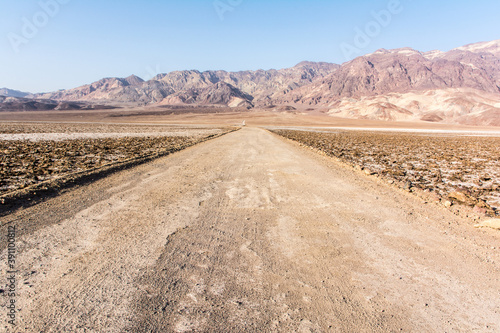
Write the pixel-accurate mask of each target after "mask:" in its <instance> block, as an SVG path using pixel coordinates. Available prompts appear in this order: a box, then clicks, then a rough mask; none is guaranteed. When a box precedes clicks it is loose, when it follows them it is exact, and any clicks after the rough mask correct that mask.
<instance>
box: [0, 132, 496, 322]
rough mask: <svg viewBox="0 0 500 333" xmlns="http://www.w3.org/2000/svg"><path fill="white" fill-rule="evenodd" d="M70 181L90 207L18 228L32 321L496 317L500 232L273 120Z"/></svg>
mask: <svg viewBox="0 0 500 333" xmlns="http://www.w3.org/2000/svg"><path fill="white" fill-rule="evenodd" d="M75 191H79V192H78V193H79V195H80V196H81V200H82V202H88V204H87V205H85V204H83V206H82V209H77V207H73V206H72V207H73V208H72V211H73V213H72V214H69V216H66V217H65V218H64V219H61V220H59V221H58V222H57V223H48V222H49V221H46V222H47V223H45V224H43V225H42V226H41V227H39V228H38V229H36V231H34V232H26V233H23V234H22V235H21V236H20V239H19V245H20V246H19V247H20V253H19V258H18V260H19V263H20V265H19V269H20V271H21V272H25V273H23V274H25V275H24V276H23V279H25V280H23V281H27V282H28V284H21V285H20V295H22V296H21V297H20V299H19V305H20V306H21V308H22V310H21V311H20V313H19V318H20V322H19V325H20V327H21V326H22V327H23V328H25V329H27V330H28V331H46V332H58V331H74V332H84V331H85V332H89V331H90V332H123V331H131V332H134V331H148V332H220V331H245V332H263V331H265V332H387V331H400V330H403V331H439V332H442V331H458V332H461V331H462V332H467V331H471V330H476V331H481V332H495V331H497V330H498V329H499V327H498V323H499V322H500V315H499V313H498V310H497V309H498V308H499V305H500V304H499V301H498V300H499V299H500V298H499V297H498V296H500V295H499V292H498V290H500V282H499V278H498V276H500V275H499V273H500V270H499V267H498V262H499V259H500V258H499V255H498V251H497V250H494V249H493V248H496V249H498V248H499V238H498V233H497V232H496V231H494V230H488V229H474V228H473V226H472V225H469V224H468V221H466V220H461V219H459V218H457V217H455V216H453V215H452V214H450V213H449V212H447V211H445V210H444V209H439V208H437V207H434V206H425V205H423V204H422V202H421V201H419V199H417V198H414V197H411V196H409V195H407V194H404V193H402V192H401V193H400V192H395V191H394V190H393V189H391V188H389V187H388V186H385V185H383V184H378V183H376V182H374V181H373V180H371V179H367V178H364V177H362V176H360V175H359V174H357V173H355V172H354V171H352V170H348V169H346V168H343V167H341V166H339V165H337V164H336V163H335V162H333V161H331V160H330V159H328V158H326V157H324V156H319V155H316V154H314V153H313V152H311V151H309V150H307V149H305V148H302V147H299V146H298V145H295V144H293V143H290V142H287V141H285V140H284V139H281V138H279V137H277V136H275V135H273V134H270V133H268V132H266V131H264V130H260V129H255V128H245V129H243V130H241V131H238V132H234V133H231V134H228V135H226V136H224V137H221V138H219V139H217V140H214V141H210V142H206V143H203V144H200V145H198V146H196V147H192V148H189V149H187V150H185V151H182V152H179V153H176V154H173V155H171V156H168V157H165V158H161V159H159V160H157V161H153V162H151V163H148V164H145V165H142V166H139V167H136V168H133V169H131V170H126V171H123V172H120V173H117V174H114V175H112V176H110V177H108V178H106V179H105V180H101V181H99V182H96V183H94V184H90V185H88V186H85V187H83V189H77V190H75ZM103 192H106V193H108V194H106V195H102V193H103ZM71 193H73V194H71ZM72 195H73V196H74V192H69V193H65V194H63V195H62V196H61V197H58V198H54V199H51V200H49V201H47V202H45V203H42V204H40V205H37V206H34V207H30V208H28V209H26V210H23V211H22V212H17V213H16V214H17V215H16V216H18V217H19V216H21V217H22V218H23V219H28V218H31V220H32V221H33V220H36V219H37V218H38V217H39V216H43V215H44V214H47V213H48V212H50V211H61V212H63V211H64V210H65V198H74V197H72ZM91 198H94V200H88V199H91ZM95 198H98V200H96V199H95ZM87 200H88V201H87ZM14 217H15V216H6V217H3V218H0V222H2V225H3V223H4V222H5V221H7V219H13V218H14ZM18 223H19V224H20V226H22V225H23V222H22V221H21V222H18ZM30 223H33V222H30ZM2 232H3V230H2ZM4 259H5V252H2V253H1V254H0V261H2V262H3V261H4ZM32 272H34V273H33V274H32Z"/></svg>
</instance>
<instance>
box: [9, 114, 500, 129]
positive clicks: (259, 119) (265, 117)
mask: <svg viewBox="0 0 500 333" xmlns="http://www.w3.org/2000/svg"><path fill="white" fill-rule="evenodd" d="M188 111H189V112H184V113H177V114H176V113H175V112H178V111H175V110H164V109H155V108H145V109H123V110H96V111H27V112H0V122H8V121H11V122H16V121H21V122H27V121H36V122H71V123H76V122H81V123H93V124H110V123H114V124H143V125H152V124H170V125H179V124H180V125H182V126H189V125H192V124H197V125H196V126H200V125H199V124H205V125H214V126H233V125H239V124H241V123H242V122H243V121H246V124H247V125H248V126H302V127H304V126H306V127H311V126H316V127H343V128H346V127H351V128H362V127H368V128H372V129H373V128H383V129H387V128H392V129H398V128H403V129H407V128H411V129H426V130H429V129H430V130H443V129H445V130H461V131H462V130H470V131H480V130H487V131H496V132H498V131H499V129H498V127H479V126H463V125H446V124H437V123H431V122H423V121H421V122H388V121H379V120H359V119H345V118H337V117H332V116H328V115H326V111H324V112H322V111H321V110H315V111H310V112H296V111H294V112H272V111H266V110H260V109H255V110H252V111H234V110H233V109H224V108H220V111H218V112H210V113H203V112H202V111H203V110H196V109H192V110H188Z"/></svg>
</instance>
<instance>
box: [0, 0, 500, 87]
mask: <svg viewBox="0 0 500 333" xmlns="http://www.w3.org/2000/svg"><path fill="white" fill-rule="evenodd" d="M54 1H60V2H61V3H64V2H67V3H64V4H60V5H59V7H60V8H59V10H58V12H57V13H55V14H54V15H52V16H49V15H47V14H44V11H43V9H42V7H41V5H40V2H42V3H50V2H54ZM217 1H218V2H217ZM217 1H214V0H183V1H175V2H174V1H168V0H142V1H132V0H99V1H97V0H64V1H63V0H22V1H20V0H3V1H2V2H1V3H0V88H1V87H8V88H11V89H17V90H22V91H30V92H44V91H53V90H58V89H66V88H73V87H76V86H80V85H82V84H86V83H90V82H93V81H96V80H98V79H101V78H103V77H111V76H118V77H126V76H128V75H130V74H136V75H138V76H141V77H143V78H145V79H149V78H151V76H152V74H153V73H156V72H169V71H173V70H182V69H198V70H208V69H224V70H230V71H237V70H246V69H259V68H262V69H270V68H276V69H279V68H285V67H291V66H293V65H295V64H296V63H298V62H300V61H303V60H310V61H328V62H334V63H343V62H345V61H346V60H347V59H346V57H345V56H344V53H343V52H342V51H341V47H340V46H341V45H342V43H347V44H351V45H354V37H355V35H356V33H355V28H356V27H358V28H359V29H362V30H364V29H365V28H366V27H367V26H368V25H369V24H370V22H373V21H374V18H373V17H372V16H371V12H372V11H376V12H379V11H381V10H384V9H386V8H387V7H388V4H389V3H390V2H391V1H397V0H382V1H379V0H358V1H356V0H351V1H335V0H309V1H298V0H286V1H285V0H217ZM215 3H219V4H225V5H226V6H228V7H226V8H229V7H230V8H231V9H232V10H231V11H229V10H227V11H225V12H223V13H222V17H223V20H221V16H220V15H219V14H218V12H217V10H216V9H215V6H214V4H215ZM400 4H401V6H402V8H403V9H402V11H401V12H400V13H398V14H395V15H392V16H393V17H392V18H391V20H390V23H389V24H388V25H387V26H385V27H382V28H381V29H380V31H378V32H377V33H376V34H375V35H374V37H373V38H370V41H369V43H367V45H363V47H362V48H359V50H360V53H359V55H362V54H366V53H370V52H373V51H374V50H377V49H379V48H387V49H390V48H398V47H405V46H409V47H413V48H415V49H418V50H421V51H429V50H433V49H440V50H443V51H447V50H449V49H452V48H454V47H458V46H461V45H464V44H468V43H473V42H479V41H487V40H494V39H500V26H499V23H498V22H499V20H498V15H499V13H500V1H498V0H486V1H470V0H467V1H466V0H443V1H430V0H419V1H417V0H413V1H412V0H400ZM221 8H222V7H221ZM221 10H223V9H221ZM49 12H50V10H49ZM51 14H52V13H51ZM47 18H48V19H47ZM26 22H28V23H26ZM35 23H36V24H37V25H38V26H39V28H37V29H38V31H36V32H35V33H34V32H33V31H30V30H29V29H27V28H26V27H25V26H26V25H27V24H28V25H29V24H35ZM23 27H24V31H23ZM35 27H36V26H35ZM13 36H14V37H13ZM20 38H21V39H20ZM12 40H14V41H15V43H14V45H17V48H18V52H15V51H14V48H13V46H12V45H13V42H12ZM358 45H359V44H358Z"/></svg>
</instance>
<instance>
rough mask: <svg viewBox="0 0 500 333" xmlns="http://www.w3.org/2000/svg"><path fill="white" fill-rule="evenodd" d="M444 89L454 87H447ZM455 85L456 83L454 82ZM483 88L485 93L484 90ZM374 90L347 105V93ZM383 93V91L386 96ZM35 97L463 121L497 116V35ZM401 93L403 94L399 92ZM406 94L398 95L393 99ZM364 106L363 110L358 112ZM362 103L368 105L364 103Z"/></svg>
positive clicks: (110, 82) (105, 82)
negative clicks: (449, 45)
mask: <svg viewBox="0 0 500 333" xmlns="http://www.w3.org/2000/svg"><path fill="white" fill-rule="evenodd" d="M450 89H455V90H453V91H452V92H451V93H450ZM457 89H458V90H457ZM444 90H446V91H447V92H446V93H444V94H443V93H440V94H441V95H447V96H442V98H441V97H440V98H437V100H435V101H432V103H431V104H433V105H431V106H436V105H440V106H442V110H435V109H433V110H426V109H429V107H430V105H428V104H426V103H425V101H422V100H421V99H422V98H417V99H415V100H413V101H409V102H408V103H406V102H405V103H404V104H401V103H400V102H399V101H397V100H396V101H394V98H393V100H391V101H387V100H384V99H387V98H389V97H394V95H392V96H389V95H390V94H407V93H418V94H431V95H432V94H433V92H436V91H437V92H439V91H444ZM485 94H489V95H487V96H486V95H485ZM379 96H382V97H383V98H380V99H379V100H374V101H370V100H369V104H368V105H366V104H363V103H360V104H359V105H357V106H356V107H355V108H354V110H353V109H352V108H351V109H349V108H345V102H346V101H347V102H352V101H351V100H349V99H355V100H357V101H360V100H361V99H363V100H364V101H366V99H367V98H374V97H379ZM387 96H389V97H387ZM32 97H35V98H37V99H51V100H57V101H60V100H62V101H71V102H74V101H85V102H91V103H103V102H105V103H106V104H109V103H115V104H120V103H122V104H126V105H128V106H134V105H137V106H139V105H154V104H194V105H207V104H212V105H224V106H239V107H241V106H244V107H249V108H251V107H254V106H255V107H270V106H287V105H289V106H292V107H301V108H304V109H305V108H307V107H310V106H315V107H316V106H319V107H328V108H334V109H335V112H339V113H338V114H336V116H339V117H349V118H362V119H379V120H388V121H395V120H411V121H431V122H445V123H460V124H470V125H497V124H500V119H499V118H500V116H499V114H500V40H498V41H492V42H483V43H477V44H471V45H466V46H463V47H460V48H457V49H454V50H451V51H449V52H441V51H431V52H426V53H422V52H419V51H416V50H414V49H411V48H402V49H396V50H385V49H381V50H378V51H376V52H374V53H372V54H368V55H365V56H362V57H358V58H356V59H354V60H352V61H349V62H346V63H344V64H342V65H335V64H330V63H315V62H301V63H300V64H298V65H296V66H294V67H292V68H286V69H281V70H274V69H271V70H257V71H241V72H226V71H206V72H199V71H196V70H189V71H176V72H171V73H167V74H158V75H157V76H156V77H154V78H153V79H151V80H149V81H144V80H142V79H141V78H139V77H137V76H135V75H132V76H130V77H128V78H106V79H102V80H100V81H97V82H94V83H92V84H89V85H85V86H82V87H78V88H74V89H70V90H62V91H58V92H54V93H47V94H37V95H32ZM403 97H404V98H403ZM405 99H408V96H402V97H401V100H405ZM360 109H364V110H365V111H363V112H364V113H363V114H361V113H360V112H359V110H360ZM366 110H370V111H366Z"/></svg>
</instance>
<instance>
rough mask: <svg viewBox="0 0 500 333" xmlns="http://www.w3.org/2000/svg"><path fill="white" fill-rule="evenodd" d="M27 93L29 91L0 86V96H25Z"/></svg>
mask: <svg viewBox="0 0 500 333" xmlns="http://www.w3.org/2000/svg"><path fill="white" fill-rule="evenodd" d="M28 95H30V93H27V92H22V91H18V90H12V89H7V88H1V89H0V96H5V97H26V96H28Z"/></svg>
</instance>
